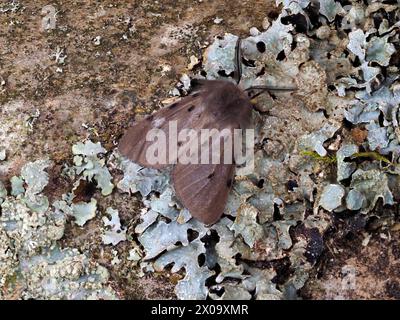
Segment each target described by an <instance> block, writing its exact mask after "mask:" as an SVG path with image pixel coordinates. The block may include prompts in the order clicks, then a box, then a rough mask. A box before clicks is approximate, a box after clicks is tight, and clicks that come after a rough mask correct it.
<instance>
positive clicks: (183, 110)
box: [119, 80, 252, 225]
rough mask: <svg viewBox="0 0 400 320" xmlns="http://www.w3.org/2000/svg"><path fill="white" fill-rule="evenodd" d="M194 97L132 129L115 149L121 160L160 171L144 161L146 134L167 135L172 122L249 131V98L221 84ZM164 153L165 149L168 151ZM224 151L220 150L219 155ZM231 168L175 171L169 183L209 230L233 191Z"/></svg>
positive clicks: (210, 84)
mask: <svg viewBox="0 0 400 320" xmlns="http://www.w3.org/2000/svg"><path fill="white" fill-rule="evenodd" d="M194 88H195V89H194V92H193V93H192V94H190V95H188V96H186V97H184V98H182V99H181V100H180V101H178V102H176V103H174V104H172V105H170V106H167V107H165V108H163V109H161V110H159V111H158V112H156V113H154V114H152V115H150V116H148V117H146V118H145V119H143V120H141V121H139V122H137V123H136V124H134V125H133V126H131V127H130V128H129V129H128V130H127V132H126V133H125V134H124V136H123V137H122V139H121V141H120V143H119V150H120V152H121V154H122V155H124V156H126V157H128V158H129V159H130V160H132V161H134V162H136V163H138V164H140V165H142V166H144V167H152V168H156V169H162V168H164V167H166V166H167V164H165V165H164V164H156V165H154V164H150V163H149V162H148V161H147V159H146V151H147V148H148V147H149V146H150V145H151V142H148V141H146V135H147V132H149V130H151V129H153V128H154V127H155V126H157V127H158V128H159V129H161V130H163V131H164V132H165V133H166V134H167V141H168V140H169V139H168V123H169V122H170V121H176V123H177V130H178V132H179V131H180V130H182V129H194V130H200V129H210V130H211V129H217V130H220V131H222V130H223V129H229V130H231V131H232V132H233V130H234V129H247V128H249V127H251V113H252V105H251V102H250V99H249V97H248V95H247V92H245V91H244V90H242V89H240V88H239V87H238V86H236V85H235V84H233V83H231V82H228V81H220V80H199V81H195V83H194ZM167 150H168V148H167ZM222 154H223V150H221V155H222ZM234 169H235V165H234V164H233V161H232V162H231V163H230V164H225V163H224V162H223V161H220V163H218V164H212V163H209V164H201V163H199V164H181V163H179V162H178V163H177V164H175V165H174V168H173V170H172V182H173V186H174V189H175V192H176V195H177V196H178V198H179V200H180V201H181V202H182V204H183V206H185V207H186V208H187V209H188V210H189V212H190V213H191V215H192V216H193V217H194V218H196V219H198V220H199V221H201V222H203V223H204V224H207V225H208V224H212V223H215V222H216V221H218V220H219V219H220V217H221V215H222V214H223V212H224V208H225V205H226V202H227V198H228V194H229V192H230V189H231V187H232V182H233V178H234Z"/></svg>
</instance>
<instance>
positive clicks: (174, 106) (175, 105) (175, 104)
mask: <svg viewBox="0 0 400 320" xmlns="http://www.w3.org/2000/svg"><path fill="white" fill-rule="evenodd" d="M177 106H178V102H175V103H173V104H171V105H170V106H169V107H168V109H169V110H171V109H174V108H176V107H177Z"/></svg>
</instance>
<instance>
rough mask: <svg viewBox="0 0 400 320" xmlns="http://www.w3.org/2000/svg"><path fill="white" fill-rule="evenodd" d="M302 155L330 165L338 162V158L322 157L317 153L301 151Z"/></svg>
mask: <svg viewBox="0 0 400 320" xmlns="http://www.w3.org/2000/svg"><path fill="white" fill-rule="evenodd" d="M300 154H301V155H303V156H306V157H310V158H312V159H313V160H315V161H321V162H324V163H328V164H333V163H336V162H337V159H336V156H333V155H332V156H331V155H327V156H325V157H322V156H320V155H319V154H318V153H316V152H315V151H308V150H303V151H300Z"/></svg>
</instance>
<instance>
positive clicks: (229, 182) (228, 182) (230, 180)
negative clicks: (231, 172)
mask: <svg viewBox="0 0 400 320" xmlns="http://www.w3.org/2000/svg"><path fill="white" fill-rule="evenodd" d="M232 183H233V181H232V179H229V180H228V181H227V182H226V186H227V187H228V188H230V187H232Z"/></svg>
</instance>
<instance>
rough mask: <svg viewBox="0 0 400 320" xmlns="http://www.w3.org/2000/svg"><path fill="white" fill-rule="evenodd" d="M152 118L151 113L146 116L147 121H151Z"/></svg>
mask: <svg viewBox="0 0 400 320" xmlns="http://www.w3.org/2000/svg"><path fill="white" fill-rule="evenodd" d="M153 119H154V116H153V115H152V114H151V115H149V116H148V117H146V120H147V121H153Z"/></svg>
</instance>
